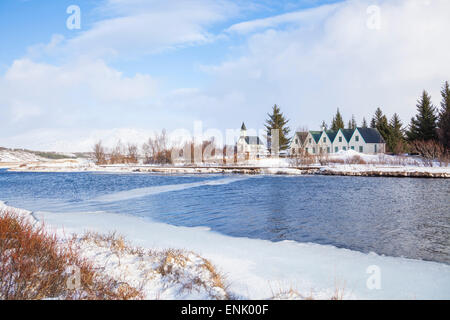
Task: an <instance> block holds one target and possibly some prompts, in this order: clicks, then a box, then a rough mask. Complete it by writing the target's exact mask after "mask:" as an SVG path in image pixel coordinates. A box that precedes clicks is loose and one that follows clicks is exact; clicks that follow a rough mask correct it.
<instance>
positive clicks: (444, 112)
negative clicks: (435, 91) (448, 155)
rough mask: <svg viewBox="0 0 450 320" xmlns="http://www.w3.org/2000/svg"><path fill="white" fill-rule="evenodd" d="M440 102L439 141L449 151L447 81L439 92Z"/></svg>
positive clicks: (448, 95)
mask: <svg viewBox="0 0 450 320" xmlns="http://www.w3.org/2000/svg"><path fill="white" fill-rule="evenodd" d="M441 95H442V101H441V110H440V112H439V123H438V126H439V140H440V141H441V143H442V145H443V146H444V147H445V148H446V149H447V150H448V149H450V87H449V84H448V81H446V82H445V84H444V87H443V88H442V91H441Z"/></svg>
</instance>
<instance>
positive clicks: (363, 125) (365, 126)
mask: <svg viewBox="0 0 450 320" xmlns="http://www.w3.org/2000/svg"><path fill="white" fill-rule="evenodd" d="M362 127H363V128H367V120H366V118H365V117H364V118H363V122H362Z"/></svg>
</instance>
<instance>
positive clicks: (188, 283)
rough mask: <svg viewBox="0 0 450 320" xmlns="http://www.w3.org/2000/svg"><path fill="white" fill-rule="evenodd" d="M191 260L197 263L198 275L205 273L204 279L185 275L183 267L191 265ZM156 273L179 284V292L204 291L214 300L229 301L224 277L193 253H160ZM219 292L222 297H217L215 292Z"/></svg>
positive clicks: (173, 251)
mask: <svg viewBox="0 0 450 320" xmlns="http://www.w3.org/2000/svg"><path fill="white" fill-rule="evenodd" d="M193 259H196V260H199V261H197V265H198V266H199V269H200V270H198V271H199V273H202V272H205V273H206V276H205V277H199V276H197V275H195V276H193V277H189V276H187V275H186V274H185V272H184V271H185V267H186V266H187V265H188V264H192V263H193V262H194V261H192V260H193ZM157 272H158V273H159V274H161V275H162V276H164V277H167V278H169V279H170V281H172V282H176V283H180V284H181V291H187V292H192V291H193V290H197V291H199V290H200V289H205V290H206V291H208V292H209V295H210V296H211V297H212V298H214V299H218V300H220V299H230V297H231V294H230V293H229V291H228V286H226V285H225V277H224V275H223V274H221V273H220V272H218V271H217V270H216V268H215V267H214V266H213V264H212V263H211V262H210V261H209V260H207V259H205V258H202V257H199V256H198V255H196V254H195V253H193V252H186V251H183V250H177V249H168V250H164V251H163V252H161V253H160V265H159V266H158V268H157ZM217 289H219V290H221V291H222V292H221V293H222V294H223V295H219V294H218V293H217V292H216V290H217Z"/></svg>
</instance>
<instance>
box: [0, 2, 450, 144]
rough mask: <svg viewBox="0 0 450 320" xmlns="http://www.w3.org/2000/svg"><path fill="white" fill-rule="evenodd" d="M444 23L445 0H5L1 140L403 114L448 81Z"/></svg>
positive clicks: (313, 125)
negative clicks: (278, 113)
mask: <svg viewBox="0 0 450 320" xmlns="http://www.w3.org/2000/svg"><path fill="white" fill-rule="evenodd" d="M70 6H76V7H77V8H79V12H80V15H79V16H78V15H76V13H77V11H76V10H75V11H70V10H69V12H68V8H69V7H70ZM78 17H79V22H80V23H79V28H73V27H74V26H75V27H77V25H76V22H77V21H78V19H76V18H78ZM68 22H69V23H68ZM74 23H75V24H74ZM448 30H450V1H448V0H329V1H325V0H323V1H321V0H303V1H302V0H298V1H294V0H286V1H275V0H262V1H253V0H240V1H232V0H171V1H167V0H99V1H87V0H71V1H66V0H59V1H52V0H2V1H0V121H1V126H0V146H3V147H11V148H27V149H34V150H45V151H65V152H75V151H89V150H91V148H92V145H93V144H94V143H95V142H96V141H98V140H100V139H101V140H103V141H104V142H105V143H106V144H107V145H112V144H113V143H115V141H116V140H118V139H121V140H122V142H125V143H126V142H133V143H139V144H140V143H142V142H144V141H145V140H146V139H147V138H148V137H149V136H150V135H152V134H153V133H154V132H155V131H159V130H162V129H163V128H165V129H167V130H168V132H169V133H170V132H174V131H176V132H194V128H198V127H199V126H200V131H201V132H202V133H204V134H205V136H206V135H207V134H208V132H213V131H214V130H216V131H218V132H223V134H224V135H225V130H227V129H234V130H236V129H239V128H240V126H241V123H242V122H243V121H245V123H246V126H247V128H249V129H253V130H255V131H257V130H262V129H263V128H264V122H265V119H266V118H267V113H268V112H270V110H271V108H272V106H273V105H274V104H277V105H279V106H280V108H281V110H282V112H283V113H284V114H285V115H286V117H287V118H288V119H289V120H290V122H289V125H290V128H291V130H292V132H294V131H295V130H297V129H298V128H308V129H309V130H317V129H319V128H320V126H321V123H322V120H325V121H326V122H327V123H330V122H331V118H332V117H333V115H334V113H335V112H336V109H337V108H339V109H340V111H341V113H342V114H343V116H344V119H345V120H346V121H348V120H349V119H351V117H352V115H355V118H356V120H357V121H358V123H361V122H362V118H363V117H365V118H366V119H367V120H368V121H369V120H370V118H371V117H372V115H373V113H374V111H375V109H376V108H377V107H381V108H382V110H383V111H384V112H385V113H386V114H387V116H388V117H391V116H392V115H393V113H395V112H396V113H398V114H399V115H400V117H401V119H402V120H403V122H404V124H405V125H406V124H407V123H408V122H409V119H410V118H411V117H412V116H413V115H414V114H415V111H416V100H417V99H418V98H419V96H420V95H421V92H422V91H423V90H424V89H426V90H427V91H428V92H429V93H430V94H431V95H432V102H433V103H434V104H435V105H438V104H439V102H440V94H439V92H440V89H441V87H442V85H443V83H444V82H445V81H447V80H448V81H450V59H449V58H448V57H449V52H450V42H449V41H446V40H445V39H446V38H448ZM199 121H201V123H200V122H199ZM199 123H200V124H199ZM182 130H184V131H182Z"/></svg>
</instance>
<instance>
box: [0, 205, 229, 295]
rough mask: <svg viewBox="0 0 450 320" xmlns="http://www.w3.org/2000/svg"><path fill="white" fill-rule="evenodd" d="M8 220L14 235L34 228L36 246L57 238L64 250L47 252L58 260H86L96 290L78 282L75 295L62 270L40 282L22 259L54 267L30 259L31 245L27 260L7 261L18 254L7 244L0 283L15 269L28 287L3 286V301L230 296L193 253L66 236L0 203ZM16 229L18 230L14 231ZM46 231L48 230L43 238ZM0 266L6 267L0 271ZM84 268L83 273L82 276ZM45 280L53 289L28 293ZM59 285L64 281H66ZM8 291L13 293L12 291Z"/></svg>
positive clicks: (118, 239) (112, 237) (104, 237)
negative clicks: (66, 282)
mask: <svg viewBox="0 0 450 320" xmlns="http://www.w3.org/2000/svg"><path fill="white" fill-rule="evenodd" d="M3 218H4V219H5V220H4V221H2V220H1V219H3ZM11 218H12V219H13V220H12V221H14V223H15V224H16V226H15V228H16V229H14V232H15V233H16V234H17V230H21V231H20V232H22V233H20V232H19V233H20V234H21V235H23V236H24V237H27V235H26V234H27V231H26V230H30V229H27V226H30V227H31V229H35V230H36V234H35V235H34V236H33V237H31V238H32V239H36V238H37V237H39V238H40V239H42V241H43V242H36V246H38V245H41V246H43V245H42V243H47V242H48V241H53V240H49V239H53V237H52V235H53V234H56V235H57V237H56V241H57V246H58V247H61V248H64V249H62V250H67V251H59V250H58V249H56V250H55V251H52V252H53V253H54V255H55V259H58V258H57V257H56V256H59V254H60V252H70V257H71V258H72V260H73V261H84V259H87V263H88V264H92V267H93V269H90V270H97V271H94V272H93V273H90V274H89V276H87V277H85V278H87V279H92V278H90V277H91V276H92V277H94V278H95V279H96V280H95V281H96V286H94V287H95V288H96V289H92V290H93V291H90V290H89V289H88V291H86V286H88V287H89V285H86V284H85V283H80V285H81V286H80V287H79V290H77V291H76V292H75V291H70V289H67V287H66V286H65V285H64V284H63V285H61V278H60V277H61V276H64V274H65V272H62V273H61V272H59V273H53V272H52V275H51V277H52V278H50V279H46V278H45V277H44V278H40V276H41V274H42V271H36V273H34V274H33V273H32V271H29V272H28V273H26V272H24V270H25V269H26V268H27V267H26V262H24V261H28V260H29V259H35V260H33V261H34V263H37V264H39V265H40V267H42V268H47V269H50V270H55V269H52V268H51V267H48V265H47V264H46V261H47V259H46V258H45V260H41V259H40V257H41V256H39V255H38V254H37V253H36V255H35V256H34V255H33V254H35V253H34V252H36V251H35V250H36V249H35V248H36V246H34V247H32V248H31V250H33V251H32V253H31V255H33V256H32V257H30V256H27V260H20V255H17V256H14V258H13V257H9V258H8V254H11V251H12V250H18V248H16V247H14V245H11V243H10V247H11V249H9V250H6V251H2V252H1V254H0V257H1V258H2V259H0V269H1V270H3V273H1V275H2V278H0V284H1V283H2V280H5V283H8V281H10V278H9V277H11V276H13V275H14V274H15V272H13V271H12V270H14V268H18V269H16V272H17V273H19V274H20V272H23V277H28V278H27V279H28V281H30V282H31V283H30V286H28V287H27V288H23V287H21V283H20V280H16V281H14V285H13V286H12V287H6V288H5V287H4V286H3V287H2V286H0V300H1V299H3V298H5V297H6V299H17V298H18V299H24V297H28V298H25V299H35V298H37V299H48V298H50V299H67V298H68V297H69V299H80V298H81V297H84V298H83V299H99V297H105V296H106V297H108V299H136V298H139V299H142V298H144V299H200V300H201V299H208V300H209V299H220V300H223V299H229V298H232V296H231V295H230V294H229V292H228V291H227V288H226V286H225V280H224V276H223V275H222V274H220V273H219V272H217V271H216V269H215V267H214V266H213V265H212V264H211V262H209V261H208V260H206V259H204V258H203V257H201V256H199V255H198V254H196V253H194V252H192V251H187V250H179V249H178V250H177V249H165V250H155V249H154V248H151V249H149V248H142V247H136V246H133V245H132V244H131V243H129V242H127V241H126V239H124V238H123V237H122V236H120V235H117V234H116V233H109V234H100V233H95V232H86V233H82V234H81V233H68V232H66V231H65V230H64V229H63V228H59V229H55V228H54V226H51V225H47V224H45V223H42V222H43V221H42V220H41V221H39V220H38V219H36V217H35V216H34V215H33V214H32V213H31V212H30V211H27V210H23V209H17V208H12V207H9V206H6V205H5V204H4V203H3V202H1V201H0V222H5V221H6V223H7V224H6V225H14V224H11V222H8V221H11ZM8 219H9V220H8ZM21 219H24V222H25V224H23V223H22V222H21V221H22V220H21ZM19 225H20V226H22V227H20V228H18V226H19ZM17 228H18V229H17ZM42 228H43V229H42ZM40 230H45V231H40ZM8 232H11V230H8V228H7V227H5V224H3V228H2V229H1V232H0V233H4V234H0V239H1V238H2V237H1V236H5V235H8ZM45 232H48V234H46V233H45ZM4 239H8V238H4ZM44 239H47V240H44ZM28 240H29V239H28ZM46 241H47V242H46ZM19 247H20V246H19ZM41 249H44V248H41ZM45 249H47V247H45ZM22 251H23V250H22ZM22 251H20V252H22ZM5 254H6V256H5ZM44 257H45V256H44ZM65 257H66V256H65ZM9 259H15V260H14V261H15V264H14V265H13V267H9V266H8V263H6V264H3V263H5V261H8V260H9ZM61 259H63V260H59V262H60V263H67V260H66V258H61ZM52 261H53V260H52ZM19 265H20V266H21V267H19ZM77 266H80V267H81V266H83V264H82V263H80V264H79V265H77ZM84 266H87V264H84ZM3 267H5V269H2V268H3ZM66 268H74V266H73V265H67V266H66ZM5 270H6V272H5ZM27 270H28V269H27ZM39 270H40V269H39ZM70 270H72V269H70ZM87 270H88V269H85V270H84V272H85V273H84V274H85V275H86V272H87ZM55 272H56V271H55ZM22 279H23V278H22ZM49 280H50V281H51V282H53V283H54V286H52V289H53V290H48V291H45V289H42V290H41V291H39V293H36V291H35V290H32V289H30V288H31V286H33V287H34V288H43V287H44V288H45V286H43V282H45V281H49ZM88 281H89V280H88ZM111 281H112V282H111ZM62 282H63V283H65V280H64V281H62ZM102 285H103V286H102ZM116 286H117V287H116ZM11 288H15V289H13V291H11ZM20 288H22V289H20ZM72 289H73V288H72ZM15 290H18V291H20V292H19V293H17V294H16V293H14V291H15ZM24 290H25V291H24ZM96 290H98V291H96ZM56 292H58V293H56ZM91 293H93V295H91ZM48 294H50V295H48ZM33 297H34V298H33ZM89 297H90V298H89ZM100 299H101V298H100Z"/></svg>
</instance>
